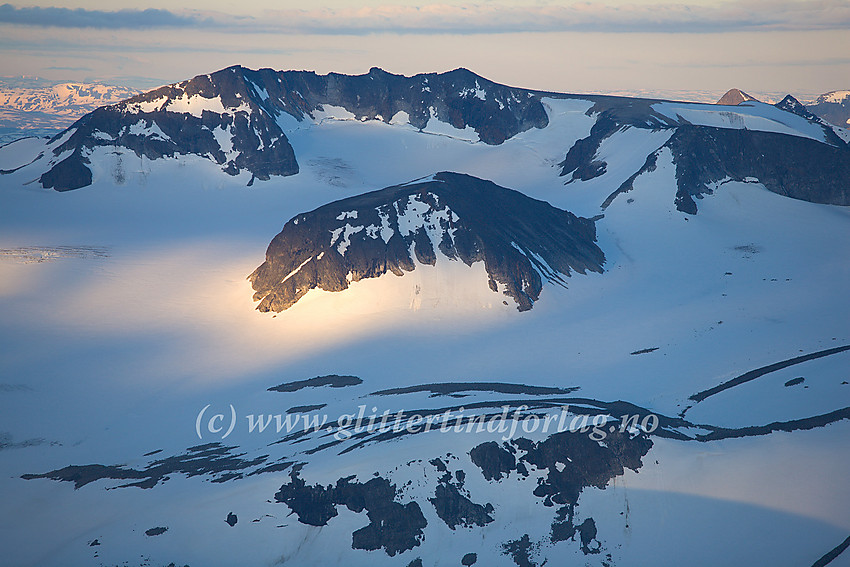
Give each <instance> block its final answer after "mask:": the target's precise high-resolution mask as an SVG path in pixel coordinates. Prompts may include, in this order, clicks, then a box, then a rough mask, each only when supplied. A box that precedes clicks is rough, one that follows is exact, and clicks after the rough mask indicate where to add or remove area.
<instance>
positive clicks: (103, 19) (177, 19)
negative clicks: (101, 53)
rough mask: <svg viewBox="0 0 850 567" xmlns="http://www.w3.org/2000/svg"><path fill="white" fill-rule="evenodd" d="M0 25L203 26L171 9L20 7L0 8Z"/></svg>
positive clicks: (3, 6) (111, 27) (201, 22)
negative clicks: (112, 9)
mask: <svg viewBox="0 0 850 567" xmlns="http://www.w3.org/2000/svg"><path fill="white" fill-rule="evenodd" d="M0 23H4V24H18V25H28V26H41V27H61V28H107V29H118V28H131V29H145V28H175V27H190V26H197V25H203V24H204V23H205V21H204V20H202V19H200V18H198V17H197V16H194V15H179V14H176V13H174V12H169V11H168V10H156V9H152V8H150V9H147V10H118V11H115V12H108V11H103V10H84V9H75V10H72V9H69V8H51V7H48V8H40V7H30V8H17V7H15V6H12V5H11V4H3V5H2V6H0Z"/></svg>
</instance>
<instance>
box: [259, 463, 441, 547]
mask: <svg viewBox="0 0 850 567" xmlns="http://www.w3.org/2000/svg"><path fill="white" fill-rule="evenodd" d="M396 497H397V490H396V487H395V486H394V485H392V484H390V482H389V481H388V480H386V479H384V478H381V477H375V478H372V479H370V480H369V481H367V482H365V483H360V482H356V481H354V480H353V477H347V478H341V479H339V480H338V481H337V482H336V484H335V485H330V486H322V485H307V484H306V482H305V481H304V480H303V479H301V478H300V477H299V469H296V470H294V471H293V472H292V473H291V474H290V482H289V483H287V484H284V485H283V486H281V487H280V490H279V491H278V492H277V494H275V500H276V501H277V502H282V503H284V504H286V505H287V507H289V509H290V510H292V511H293V512H294V513H295V514H296V515H297V516H298V521H299V522H301V523H303V524H307V525H311V526H325V525H327V523H328V521H330V519H331V518H333V517H335V516H336V515H337V510H336V507H337V506H345V507H347V508H348V509H349V510H351V511H352V512H355V513H360V512H363V511H364V510H365V511H366V516H367V517H368V519H369V524H368V525H367V526H365V527H363V528H360V529H359V530H356V531H355V532H354V533H353V534H352V543H351V547H352V548H353V549H364V550H367V551H375V550H378V549H384V551H385V552H386V553H387V555H389V556H394V555H396V554H398V553H401V552H404V551H407V550H409V549H413V548H414V547H417V546H419V545H420V544H421V543H422V540H423V538H424V537H425V536H424V532H423V530H424V528H425V527H426V526H427V521H426V520H425V516H423V515H422V510H421V509H420V508H419V504H417V503H416V502H409V503H407V504H400V503H399V502H397V501H396Z"/></svg>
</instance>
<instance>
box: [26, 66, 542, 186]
mask: <svg viewBox="0 0 850 567" xmlns="http://www.w3.org/2000/svg"><path fill="white" fill-rule="evenodd" d="M325 105H331V106H338V107H343V108H345V109H346V110H347V111H348V112H351V113H352V114H354V116H355V117H356V118H357V119H358V120H374V119H377V120H383V121H384V122H389V121H390V120H391V119H392V118H393V116H395V115H396V114H397V113H399V112H404V113H406V114H407V115H408V119H409V121H410V124H412V125H413V126H415V127H417V128H420V129H421V128H424V127H425V126H426V125H427V124H428V122H429V120H433V119H436V120H440V121H442V122H446V123H448V124H451V125H452V126H454V127H456V128H459V129H464V128H466V127H471V128H473V129H474V130H475V131H476V132H477V133H478V136H479V138H480V140H481V141H482V142H484V143H486V144H500V143H502V142H504V141H505V140H507V139H508V138H510V137H512V136H515V135H516V134H518V133H519V132H523V131H525V130H528V129H529V128H535V127H536V128H542V127H545V126H546V125H547V124H548V117H547V115H546V111H545V110H544V108H543V105H542V104H541V102H540V100H539V97H538V96H536V95H535V94H533V93H531V92H530V91H526V90H522V89H515V88H511V87H506V86H503V85H499V84H496V83H493V82H491V81H488V80H486V79H484V78H482V77H479V76H477V75H475V74H474V73H472V72H470V71H467V70H466V69H457V70H454V71H450V72H448V73H442V74H436V73H431V74H422V75H416V76H414V77H405V76H402V75H393V74H390V73H387V72H385V71H382V70H380V69H377V68H373V69H372V70H371V71H369V73H368V74H366V75H357V76H351V75H340V74H336V73H331V74H328V75H318V74H316V73H314V72H308V71H282V72H281V71H274V70H272V69H261V70H259V71H253V70H250V69H245V68H243V67H239V66H236V67H229V68H227V69H223V70H221V71H217V72H215V73H212V74H210V75H199V76H197V77H195V78H193V79H190V80H188V81H184V82H181V83H177V84H173V85H167V86H164V87H160V88H158V89H155V90H153V91H150V92H147V93H144V94H141V95H138V96H135V97H133V98H130V99H128V100H126V101H122V102H120V103H117V104H114V105H110V106H104V107H101V108H99V109H97V110H96V111H94V112H92V113H90V114H87V115H86V116H84V117H83V118H81V119H80V120H78V121H77V122H75V123H74V125H73V126H71V128H69V130H68V131H66V132H65V133H63V134H61V135H59V136H57V137H56V138H55V139H54V140H56V141H58V140H59V139H60V138H61V137H62V136H67V134H69V133H70V136H67V138H66V139H64V141H63V142H62V143H61V144H60V145H58V146H56V147H55V148H53V154H54V162H53V163H51V168H50V169H49V170H48V171H47V172H46V173H44V174H43V175H42V177H41V183H42V185H43V186H44V187H46V188H54V189H56V190H58V191H65V190H71V189H78V188H80V187H85V186H87V185H89V184H91V182H92V176H91V170H90V168H89V167H88V165H89V159H88V158H89V156H90V155H91V152H92V150H93V149H94V148H97V147H116V146H120V147H124V148H128V149H131V150H133V151H134V152H135V153H136V154H137V155H140V156H145V157H147V158H148V159H158V158H161V157H165V156H175V155H181V154H182V155H187V154H194V155H198V156H203V157H206V158H207V159H210V160H212V161H214V162H215V163H217V164H219V165H221V167H222V170H223V171H224V172H225V173H228V174H231V175H236V174H238V173H240V172H241V171H248V172H250V173H251V174H252V176H253V177H256V178H258V179H264V180H265V179H268V178H269V177H270V176H272V175H281V176H285V175H294V174H296V173H298V171H299V167H298V162H297V160H296V156H295V153H294V151H293V149H292V147H291V146H290V144H289V140H288V139H287V137H286V135H285V133H284V132H283V130H282V128H281V122H280V121H279V119H280V118H282V117H284V115H285V114H288V115H290V116H292V117H294V118H295V119H296V120H299V121H303V120H306V119H311V117H313V116H314V113H315V112H316V111H317V110H319V111H320V110H323V108H324V106H325ZM284 118H285V117H284ZM69 152H70V153H69ZM60 158H61V159H60ZM252 181H253V179H252Z"/></svg>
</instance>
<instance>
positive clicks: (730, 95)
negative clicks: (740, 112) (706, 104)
mask: <svg viewBox="0 0 850 567" xmlns="http://www.w3.org/2000/svg"><path fill="white" fill-rule="evenodd" d="M750 100H753V101H755V102H759V100H758V99H757V98H756V97H754V96H750V95H748V94H747V93H745V92H744V91H742V90H740V89H729V90H728V91H726V94H725V95H723V96H722V97H720V100H718V101H717V104H725V105H728V106H736V105H739V104H741V103H742V102H747V101H750Z"/></svg>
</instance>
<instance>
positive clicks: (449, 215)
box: [249, 173, 605, 311]
mask: <svg viewBox="0 0 850 567" xmlns="http://www.w3.org/2000/svg"><path fill="white" fill-rule="evenodd" d="M595 240H596V229H595V225H594V222H593V221H592V220H589V219H585V218H581V217H576V216H575V215H573V214H572V213H569V212H567V211H563V210H561V209H556V208H555V207H552V206H551V205H549V204H548V203H545V202H543V201H537V200H535V199H531V198H530V197H526V196H525V195H523V194H522V193H518V192H516V191H512V190H510V189H506V188H504V187H500V186H498V185H496V184H494V183H492V182H489V181H484V180H481V179H478V178H475V177H471V176H468V175H461V174H457V173H438V174H436V175H434V176H433V177H432V178H430V179H426V180H422V181H418V182H411V183H407V184H404V185H397V186H394V187H388V188H386V189H381V190H379V191H374V192H371V193H366V194H364V195H359V196H356V197H351V198H348V199H343V200H340V201H335V202H333V203H330V204H327V205H324V206H322V207H319V208H318V209H316V210H314V211H312V212H309V213H304V214H300V215H298V216H296V217H295V218H293V219H291V220H290V221H289V222H287V223H286V225H285V226H284V227H283V230H282V231H281V233H280V234H278V235H277V236H275V238H274V239H273V240H272V242H271V244H270V245H269V248H268V251H267V252H266V261H265V262H264V263H263V264H262V265H261V266H260V267H259V268H257V269H256V270H255V271H254V273H252V274H251V275H250V276H249V279H250V280H251V283H252V284H253V286H254V290H255V292H256V293H255V294H254V300H255V301H259V302H260V303H259V306H258V309H259V310H260V311H282V310H284V309H287V308H289V307H291V306H292V305H293V304H294V303H295V302H296V301H298V300H299V299H300V298H301V297H303V296H304V295H305V294H306V293H307V292H308V291H309V290H311V289H313V288H319V289H323V290H326V291H342V290H344V289H346V288H347V287H348V285H349V282H351V281H359V280H361V279H364V278H375V277H378V276H381V275H383V274H385V273H386V272H393V273H394V274H396V275H399V276H400V275H402V274H403V273H404V272H409V271H412V270H413V269H414V268H415V267H416V263H415V262H416V261H418V262H419V263H422V264H431V265H433V264H435V263H436V262H437V256H438V252H439V253H441V254H442V256H443V257H444V258H448V259H451V260H459V261H461V262H463V263H464V264H466V265H468V266H471V265H472V264H473V263H474V262H478V261H483V262H484V266H485V269H486V270H487V274H488V275H489V277H490V282H489V285H490V288H491V289H492V290H493V291H497V290H498V289H499V285H500V284H501V285H502V286H503V292H504V294H505V295H507V296H510V297H512V298H513V299H514V301H515V302H516V303H517V306H518V309H519V310H520V311H524V310H528V309H531V307H532V305H533V304H534V302H535V301H536V300H537V299H538V298H539V296H540V292H541V290H542V278H541V276H542V277H543V278H546V279H547V280H549V281H552V282H555V283H558V284H560V285H565V280H564V277H567V276H569V275H570V273H571V272H572V271H576V272H579V273H585V272H587V271H594V272H601V271H602V264H603V263H604V261H605V257H604V254H603V253H602V251H601V250H600V249H599V247H598V246H597V245H596V243H595ZM441 261H442V260H441Z"/></svg>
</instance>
